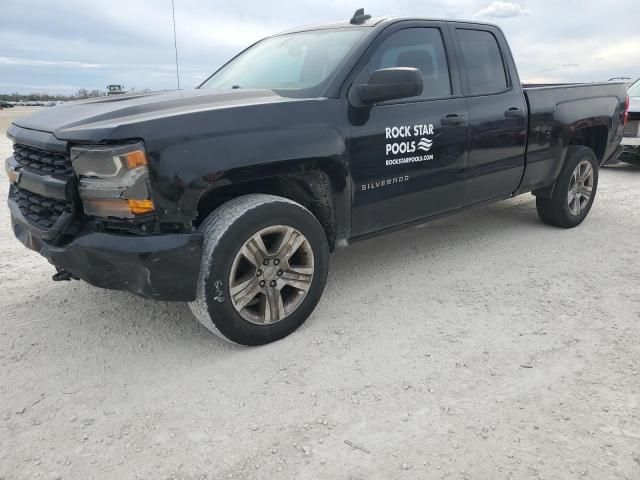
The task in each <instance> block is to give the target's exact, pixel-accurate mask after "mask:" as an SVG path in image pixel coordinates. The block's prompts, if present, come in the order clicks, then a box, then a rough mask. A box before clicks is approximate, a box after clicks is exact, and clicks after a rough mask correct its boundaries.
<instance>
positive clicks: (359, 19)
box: [349, 8, 371, 25]
mask: <svg viewBox="0 0 640 480" xmlns="http://www.w3.org/2000/svg"><path fill="white" fill-rule="evenodd" d="M370 18H371V15H367V14H366V13H364V8H359V9H358V10H356V13H354V14H353V17H351V20H350V21H349V22H350V23H351V24H352V25H360V24H361V23H364V22H366V21H367V20H369V19H370Z"/></svg>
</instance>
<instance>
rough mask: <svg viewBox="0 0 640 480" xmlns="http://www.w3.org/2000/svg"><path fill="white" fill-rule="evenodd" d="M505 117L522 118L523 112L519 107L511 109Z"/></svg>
mask: <svg viewBox="0 0 640 480" xmlns="http://www.w3.org/2000/svg"><path fill="white" fill-rule="evenodd" d="M504 116H505V117H507V118H522V112H521V111H520V109H519V108H517V107H511V108H510V109H509V110H507V111H506V112H504Z"/></svg>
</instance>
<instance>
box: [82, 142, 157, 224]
mask: <svg viewBox="0 0 640 480" xmlns="http://www.w3.org/2000/svg"><path fill="white" fill-rule="evenodd" d="M71 163H72V165H73V169H74V170H75V172H76V175H77V176H78V178H79V180H80V181H79V185H78V191H79V193H80V198H81V199H82V203H83V205H84V211H85V213H86V214H87V215H95V216H98V217H119V218H134V217H136V216H138V215H144V214H148V213H151V212H153V211H154V210H155V207H154V205H153V201H152V200H151V195H150V194H149V187H148V185H147V183H148V179H149V169H148V168H147V155H146V153H145V150H144V145H142V143H134V144H129V145H120V146H78V147H72V148H71Z"/></svg>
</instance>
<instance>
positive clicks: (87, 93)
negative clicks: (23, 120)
mask: <svg viewBox="0 0 640 480" xmlns="http://www.w3.org/2000/svg"><path fill="white" fill-rule="evenodd" d="M142 91H143V92H148V91H149V90H148V89H146V88H145V89H144V90H142ZM133 92H135V88H132V89H131V90H130V93H133ZM106 95H107V92H106V90H87V89H86V88H81V89H80V90H78V91H77V92H76V93H74V94H73V95H52V94H49V93H17V92H15V93H0V101H3V102H56V101H60V100H61V101H71V100H83V99H86V98H95V97H104V96H106Z"/></svg>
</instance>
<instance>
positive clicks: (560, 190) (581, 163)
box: [536, 146, 599, 228]
mask: <svg viewBox="0 0 640 480" xmlns="http://www.w3.org/2000/svg"><path fill="white" fill-rule="evenodd" d="M598 175H599V170H598V159H597V158H596V155H595V154H594V153H593V150H591V149H590V148H588V147H576V146H572V147H569V149H568V150H567V158H566V160H565V163H564V166H563V168H562V171H561V172H560V175H559V176H558V179H557V180H556V184H555V186H554V189H553V195H552V197H551V198H543V197H536V207H537V209H538V215H539V216H540V218H541V219H542V221H543V222H545V223H547V224H549V225H554V226H556V227H561V228H573V227H577V226H578V225H580V224H581V223H582V222H583V221H584V219H585V218H587V215H588V214H589V211H590V210H591V207H592V205H593V201H594V199H595V196H596V191H597V189H598Z"/></svg>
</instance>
